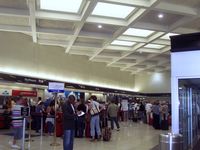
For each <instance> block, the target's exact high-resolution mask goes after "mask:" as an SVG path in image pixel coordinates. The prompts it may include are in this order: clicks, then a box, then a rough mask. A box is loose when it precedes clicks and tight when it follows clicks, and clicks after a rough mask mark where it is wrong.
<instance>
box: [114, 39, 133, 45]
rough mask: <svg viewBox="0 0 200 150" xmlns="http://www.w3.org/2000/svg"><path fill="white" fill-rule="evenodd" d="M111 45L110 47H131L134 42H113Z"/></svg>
mask: <svg viewBox="0 0 200 150" xmlns="http://www.w3.org/2000/svg"><path fill="white" fill-rule="evenodd" d="M111 44H112V45H122V46H133V45H135V44H136V43H135V42H131V41H121V40H114V41H113V42H112V43H111Z"/></svg>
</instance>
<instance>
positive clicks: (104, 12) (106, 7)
mask: <svg viewBox="0 0 200 150" xmlns="http://www.w3.org/2000/svg"><path fill="white" fill-rule="evenodd" d="M134 9H135V7H130V6H123V5H117V4H109V3H102V2H98V3H97V5H96V7H95V8H94V10H93V12H92V15H98V16H105V17H114V18H122V19H125V18H126V17H127V16H128V15H129V14H130V13H131V12H132V11H133V10H134Z"/></svg>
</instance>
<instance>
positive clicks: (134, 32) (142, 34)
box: [123, 28, 154, 37]
mask: <svg viewBox="0 0 200 150" xmlns="http://www.w3.org/2000/svg"><path fill="white" fill-rule="evenodd" d="M152 33H154V31H152V30H144V29H136V28H129V29H127V30H126V31H125V32H124V33H123V34H124V35H131V36H140V37H148V36H149V35H151V34H152Z"/></svg>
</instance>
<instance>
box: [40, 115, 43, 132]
mask: <svg viewBox="0 0 200 150" xmlns="http://www.w3.org/2000/svg"><path fill="white" fill-rule="evenodd" d="M40 135H41V136H43V113H42V112H41V129H40Z"/></svg>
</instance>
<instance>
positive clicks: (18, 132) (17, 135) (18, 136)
mask: <svg viewBox="0 0 200 150" xmlns="http://www.w3.org/2000/svg"><path fill="white" fill-rule="evenodd" d="M13 130H14V139H15V140H20V139H21V138H22V136H23V127H18V128H14V129H13Z"/></svg>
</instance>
